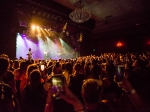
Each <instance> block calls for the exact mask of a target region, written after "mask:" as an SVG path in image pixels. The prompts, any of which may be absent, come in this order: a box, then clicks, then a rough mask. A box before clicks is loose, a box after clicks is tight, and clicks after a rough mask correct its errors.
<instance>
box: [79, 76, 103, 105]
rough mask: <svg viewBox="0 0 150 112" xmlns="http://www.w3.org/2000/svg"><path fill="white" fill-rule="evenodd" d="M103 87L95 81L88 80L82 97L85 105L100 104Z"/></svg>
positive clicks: (83, 88) (84, 84)
mask: <svg viewBox="0 0 150 112" xmlns="http://www.w3.org/2000/svg"><path fill="white" fill-rule="evenodd" d="M101 91H102V86H101V85H99V84H98V82H97V81H96V80H95V79H87V80H85V82H84V83H83V85H82V91H81V92H82V96H83V99H84V101H85V103H88V104H94V103H98V102H99V95H100V93H101Z"/></svg>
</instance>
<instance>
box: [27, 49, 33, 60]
mask: <svg viewBox="0 0 150 112" xmlns="http://www.w3.org/2000/svg"><path fill="white" fill-rule="evenodd" d="M27 55H28V60H31V59H32V52H31V48H29V50H28V54H27Z"/></svg>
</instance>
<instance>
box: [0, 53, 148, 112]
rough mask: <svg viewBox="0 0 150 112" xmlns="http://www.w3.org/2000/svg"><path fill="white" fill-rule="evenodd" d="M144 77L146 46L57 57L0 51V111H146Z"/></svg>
mask: <svg viewBox="0 0 150 112" xmlns="http://www.w3.org/2000/svg"><path fill="white" fill-rule="evenodd" d="M59 76H60V77H61V78H62V80H61V81H58V80H57V79H55V78H58V79H60V77H59ZM52 79H54V80H53V81H54V84H53V83H52V82H53V81H52ZM149 81H150V52H148V51H144V52H142V53H129V52H128V53H115V52H112V53H101V54H100V55H99V56H96V55H89V56H80V57H77V58H74V59H59V60H52V59H49V60H42V59H38V60H34V59H32V58H28V59H23V58H19V59H17V58H16V59H14V60H11V59H9V56H8V55H7V54H1V55H0V112H150V83H149ZM57 82H58V85H56V83H57ZM53 86H54V87H53Z"/></svg>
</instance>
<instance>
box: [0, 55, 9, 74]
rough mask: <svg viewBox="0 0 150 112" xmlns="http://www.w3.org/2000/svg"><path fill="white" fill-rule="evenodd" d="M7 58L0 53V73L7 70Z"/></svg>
mask: <svg viewBox="0 0 150 112" xmlns="http://www.w3.org/2000/svg"><path fill="white" fill-rule="evenodd" d="M8 66H9V58H8V57H6V56H3V55H0V73H4V72H6V71H7V70H8Z"/></svg>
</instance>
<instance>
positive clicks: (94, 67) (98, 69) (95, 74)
mask: <svg viewBox="0 0 150 112" xmlns="http://www.w3.org/2000/svg"><path fill="white" fill-rule="evenodd" d="M90 72H91V74H92V76H93V78H96V79H99V77H100V74H101V67H100V66H99V65H92V66H91V67H90Z"/></svg>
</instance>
